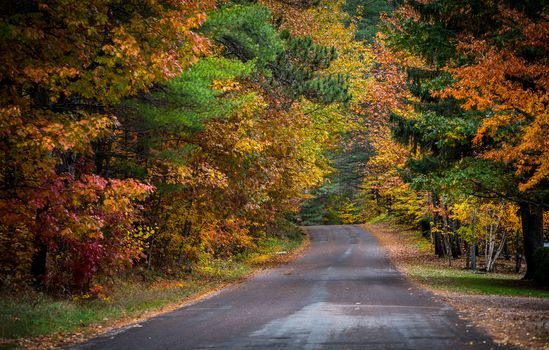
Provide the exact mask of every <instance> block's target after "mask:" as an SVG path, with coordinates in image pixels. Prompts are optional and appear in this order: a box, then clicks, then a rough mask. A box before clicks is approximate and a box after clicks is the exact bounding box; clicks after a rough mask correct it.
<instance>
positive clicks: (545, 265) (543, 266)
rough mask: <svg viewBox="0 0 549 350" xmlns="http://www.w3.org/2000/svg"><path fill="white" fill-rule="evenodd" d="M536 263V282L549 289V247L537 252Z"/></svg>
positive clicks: (535, 255)
mask: <svg viewBox="0 0 549 350" xmlns="http://www.w3.org/2000/svg"><path fill="white" fill-rule="evenodd" d="M534 261H535V263H536V266H537V268H536V272H535V273H534V281H535V282H536V284H538V285H540V286H544V287H549V247H544V248H540V249H538V250H536V252H535V253H534Z"/></svg>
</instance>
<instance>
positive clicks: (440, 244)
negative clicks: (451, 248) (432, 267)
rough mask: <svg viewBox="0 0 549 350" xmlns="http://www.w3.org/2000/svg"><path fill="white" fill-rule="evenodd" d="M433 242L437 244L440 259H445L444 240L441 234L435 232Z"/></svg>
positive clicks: (436, 250) (436, 252) (436, 248)
mask: <svg viewBox="0 0 549 350" xmlns="http://www.w3.org/2000/svg"><path fill="white" fill-rule="evenodd" d="M433 240H434V243H435V254H436V255H438V257H439V258H443V257H444V238H443V237H442V234H441V233H440V232H438V231H437V232H435V233H434V234H433Z"/></svg>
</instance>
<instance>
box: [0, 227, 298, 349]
mask: <svg viewBox="0 0 549 350" xmlns="http://www.w3.org/2000/svg"><path fill="white" fill-rule="evenodd" d="M302 245H303V236H302V235H301V234H299V235H293V236H291V237H290V238H276V237H270V238H267V239H265V240H264V241H263V242H262V243H261V244H260V246H259V247H258V249H257V250H256V251H253V252H249V253H248V254H243V255H240V256H236V257H233V258H231V259H216V260H210V261H207V262H203V263H201V264H200V265H199V266H197V268H196V270H195V271H194V272H193V273H192V274H190V275H188V276H186V277H185V278H184V279H170V278H167V277H166V276H160V275H158V276H156V277H153V278H150V279H151V280H150V281H148V282H143V280H142V279H141V280H139V279H136V278H133V279H132V278H126V279H120V280H117V281H116V283H115V287H114V288H112V290H109V293H108V298H103V299H90V298H88V299H86V298H82V297H78V298H72V299H55V298H52V297H50V296H47V295H44V294H42V293H37V292H35V291H31V290H25V291H19V292H14V291H4V292H3V293H2V294H0V338H3V340H2V339H0V349H8V348H11V347H13V346H15V345H16V339H17V338H21V337H34V336H44V335H46V336H47V335H53V337H54V338H55V335H56V334H57V335H58V338H59V340H61V339H62V338H63V337H65V336H66V335H67V333H74V332H86V331H90V330H91V329H92V328H94V329H95V328H98V327H107V326H110V325H113V324H115V323H116V322H117V321H118V320H123V319H131V318H135V317H139V316H142V315H143V314H144V313H146V312H149V311H152V310H157V309H159V308H162V307H163V306H166V305H170V304H177V303H180V302H181V301H183V300H185V299H186V298H188V297H191V296H193V295H197V294H199V293H202V292H206V291H208V290H212V289H216V288H219V287H221V286H223V285H224V284H227V283H230V282H235V281H238V280H240V279H242V278H243V277H245V276H247V275H249V274H250V273H252V272H253V271H256V270H258V269H260V268H263V267H270V266H272V265H275V264H277V263H280V262H282V261H283V260H284V259H287V258H286V257H287V256H288V254H276V253H277V252H289V251H293V250H295V249H297V248H299V247H300V246H302Z"/></svg>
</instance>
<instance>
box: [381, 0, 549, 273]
mask: <svg viewBox="0 0 549 350" xmlns="http://www.w3.org/2000/svg"><path fill="white" fill-rule="evenodd" d="M544 11H545V10H544V5H543V4H542V3H541V2H536V1H534V2H524V3H520V4H519V3H511V4H510V5H508V4H506V3H503V2H497V3H492V2H470V1H460V2H451V1H444V0H440V1H430V2H426V3H424V2H416V1H410V2H408V4H407V5H405V6H403V7H401V9H400V10H399V11H397V12H396V13H395V16H393V17H392V19H390V20H389V22H388V25H389V31H388V32H389V33H390V34H389V41H390V43H391V44H392V45H393V47H398V48H401V49H405V50H407V51H408V52H410V53H412V54H415V55H418V56H420V57H421V58H423V59H424V60H425V64H426V65H424V66H423V68H421V69H416V68H415V67H411V68H412V69H410V70H409V73H410V74H409V77H410V81H411V82H412V84H411V89H412V92H413V93H414V95H416V96H417V97H418V98H419V101H420V103H419V104H417V103H416V110H418V111H419V112H420V113H419V115H418V116H417V117H415V118H402V117H398V116H395V117H394V118H393V120H394V121H395V123H396V125H397V126H396V129H395V131H396V133H397V136H398V137H399V138H400V139H401V141H404V142H406V143H408V144H412V145H416V146H419V148H418V149H419V150H420V154H421V156H420V157H418V158H419V159H417V160H411V161H410V162H409V169H411V170H412V172H414V173H415V174H426V175H427V177H421V176H419V177H416V179H417V180H421V179H422V178H423V179H429V181H430V183H431V184H432V183H433V181H435V182H436V183H438V184H439V187H440V188H444V187H447V188H449V187H450V186H454V188H458V189H460V190H465V191H469V193H472V194H477V195H481V196H484V197H490V198H498V197H499V198H505V199H508V200H511V201H514V202H516V203H518V204H519V206H520V210H521V216H522V219H523V233H524V246H525V255H526V259H527V263H528V270H527V273H526V276H525V277H526V278H530V277H531V276H532V275H533V273H534V272H535V269H536V266H535V263H534V260H533V253H534V252H535V250H536V249H538V248H539V247H540V246H541V245H542V243H543V228H542V225H541V223H542V222H543V220H542V215H543V208H544V207H546V206H547V193H548V192H547V181H546V176H545V175H544V171H545V170H543V169H544V168H545V165H544V162H545V161H544V159H545V153H546V149H545V144H544V143H543V142H541V143H539V141H541V139H540V138H541V135H542V134H543V133H544V132H543V131H542V130H544V126H543V125H545V123H546V121H545V119H546V115H547V110H546V106H544V103H543V102H542V101H543V100H544V99H545V98H546V93H545V91H544V90H545V88H544V86H545V85H546V83H545V81H546V78H544V77H545V76H546V72H547V68H546V67H547V62H546V57H545V55H543V54H541V55H540V52H545V51H546V49H547V47H546V43H545V42H544V41H542V40H540V38H541V37H540V36H538V34H539V35H541V36H543V35H546V34H543V33H546V31H547V24H546V21H544V20H543V18H544V14H543V13H544ZM533 32H535V33H536V34H533ZM519 101H520V102H519ZM534 143H535V144H536V145H535V146H534Z"/></svg>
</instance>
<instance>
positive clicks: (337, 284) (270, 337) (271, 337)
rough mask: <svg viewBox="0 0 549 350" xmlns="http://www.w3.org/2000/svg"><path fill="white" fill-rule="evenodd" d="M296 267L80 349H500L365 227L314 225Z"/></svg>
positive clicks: (260, 277)
mask: <svg viewBox="0 0 549 350" xmlns="http://www.w3.org/2000/svg"><path fill="white" fill-rule="evenodd" d="M307 229H308V231H309V232H310V235H311V246H310V247H309V248H308V250H307V251H306V252H305V253H304V254H303V255H302V256H301V257H300V258H299V259H297V260H296V261H294V262H292V263H290V264H288V265H284V266H282V267H280V268H276V269H271V270H268V271H265V272H263V273H260V274H258V275H256V276H255V277H253V278H251V279H250V280H248V281H246V282H244V283H241V284H239V285H236V286H233V287H230V288H227V289H225V290H223V291H221V292H219V293H217V294H216V295H214V296H212V297H210V298H207V299H205V300H202V301H199V302H196V303H194V304H192V305H189V306H187V307H184V308H181V309H178V310H176V311H173V312H170V313H166V314H162V315H160V316H158V317H154V318H152V319H150V320H148V321H146V322H143V323H141V324H138V325H134V326H132V327H128V328H126V329H123V330H120V331H118V332H115V333H111V334H107V335H105V336H103V337H100V338H97V339H94V340H92V341H90V342H88V343H85V344H82V345H79V346H78V347H76V348H75V349H86V350H89V349H94V350H95V349H132V350H137V349H429V350H433V349H444V350H455V349H490V348H495V347H496V346H495V345H494V344H493V343H492V342H491V340H490V339H489V337H487V336H486V335H484V334H482V333H481V332H480V331H479V330H476V329H474V328H473V327H471V326H470V325H468V324H466V323H465V322H464V321H462V320H460V319H459V318H458V316H457V314H456V312H455V311H454V310H453V309H451V308H450V307H448V306H447V305H445V304H444V303H442V302H441V301H439V300H437V299H436V297H434V296H433V295H431V294H430V293H428V292H426V291H424V290H421V289H418V288H416V287H414V286H413V285H412V284H410V282H408V281H407V280H406V279H405V278H404V277H403V275H401V274H400V273H399V272H398V271H396V270H395V269H394V267H393V266H392V265H391V263H390V262H389V261H388V259H387V258H386V256H385V253H384V250H383V248H381V247H380V246H379V244H378V242H377V240H376V239H375V238H374V237H373V236H372V235H371V234H369V233H368V232H366V231H364V230H363V229H361V228H359V227H357V226H314V227H308V228H307Z"/></svg>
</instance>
